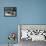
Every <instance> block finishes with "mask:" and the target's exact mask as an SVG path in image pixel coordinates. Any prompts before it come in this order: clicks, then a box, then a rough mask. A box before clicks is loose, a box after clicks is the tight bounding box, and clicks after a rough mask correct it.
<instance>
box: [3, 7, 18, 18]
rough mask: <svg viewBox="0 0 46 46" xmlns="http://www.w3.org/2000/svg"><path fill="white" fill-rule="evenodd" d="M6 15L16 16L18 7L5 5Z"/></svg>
mask: <svg viewBox="0 0 46 46" xmlns="http://www.w3.org/2000/svg"><path fill="white" fill-rule="evenodd" d="M4 16H5V17H16V16H17V8H16V7H4Z"/></svg>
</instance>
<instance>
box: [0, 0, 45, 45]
mask: <svg viewBox="0 0 46 46" xmlns="http://www.w3.org/2000/svg"><path fill="white" fill-rule="evenodd" d="M4 7H17V16H16V17H4ZM17 24H46V0H0V44H7V43H8V39H7V36H8V34H9V32H17V31H18V30H17ZM16 41H17V40H16Z"/></svg>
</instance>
